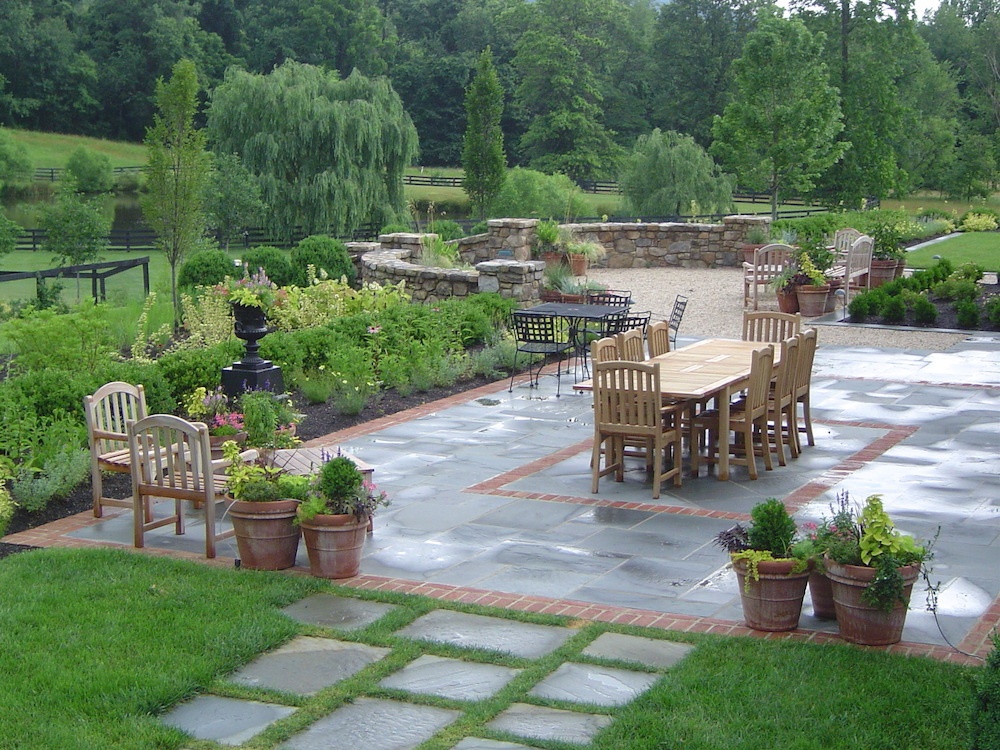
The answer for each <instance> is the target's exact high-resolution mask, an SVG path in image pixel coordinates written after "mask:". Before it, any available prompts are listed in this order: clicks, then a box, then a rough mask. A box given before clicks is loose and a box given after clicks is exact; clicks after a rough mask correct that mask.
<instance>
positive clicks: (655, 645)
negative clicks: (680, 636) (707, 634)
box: [582, 633, 694, 669]
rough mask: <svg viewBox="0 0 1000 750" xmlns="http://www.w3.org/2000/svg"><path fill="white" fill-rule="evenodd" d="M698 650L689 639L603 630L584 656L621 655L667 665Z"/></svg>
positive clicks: (667, 666)
mask: <svg viewBox="0 0 1000 750" xmlns="http://www.w3.org/2000/svg"><path fill="white" fill-rule="evenodd" d="M693 650H694V646H692V645H690V644H687V643H675V642H674V641H664V640H660V639H657V638H642V637H641V636H637V635H624V634H622V633H602V634H601V635H599V636H597V638H595V639H594V641H593V643H591V644H590V645H589V646H587V647H586V648H585V649H583V652H582V653H583V655H584V656H592V657H594V658H597V659H618V660H621V661H634V662H636V663H637V664H646V665H648V666H650V667H660V668H663V669H666V668H669V667H672V666H674V665H675V664H676V663H677V662H679V661H680V660H681V659H683V658H684V657H685V656H687V655H688V654H689V653H691V652H692V651H693Z"/></svg>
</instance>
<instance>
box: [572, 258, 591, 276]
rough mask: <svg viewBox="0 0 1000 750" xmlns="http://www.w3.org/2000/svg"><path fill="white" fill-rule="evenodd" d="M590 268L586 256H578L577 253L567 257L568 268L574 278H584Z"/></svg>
mask: <svg viewBox="0 0 1000 750" xmlns="http://www.w3.org/2000/svg"><path fill="white" fill-rule="evenodd" d="M589 266H590V263H589V261H588V260H587V256H586V255H580V254H579V253H570V255H569V268H570V270H571V271H572V272H573V275H574V276H586V275H587V268H588V267H589Z"/></svg>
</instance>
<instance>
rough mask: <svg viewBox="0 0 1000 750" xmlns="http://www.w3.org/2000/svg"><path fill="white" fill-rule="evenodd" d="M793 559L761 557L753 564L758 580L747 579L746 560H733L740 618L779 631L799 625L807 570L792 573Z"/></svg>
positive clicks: (758, 627)
mask: <svg viewBox="0 0 1000 750" xmlns="http://www.w3.org/2000/svg"><path fill="white" fill-rule="evenodd" d="M797 563H798V561H797V560H762V561H761V562H760V563H758V566H757V570H758V572H759V574H760V580H759V581H755V580H753V578H752V577H751V578H750V579H749V581H747V575H748V571H747V567H748V566H747V561H746V560H734V561H733V570H735V571H736V578H737V580H738V581H739V585H740V599H741V601H742V602H743V619H744V620H745V621H746V624H747V626H748V627H751V628H753V629H754V630H766V631H780V630H795V628H797V627H798V626H799V615H800V614H801V613H802V600H803V598H805V595H806V584H807V583H808V581H809V571H808V570H806V571H803V572H801V573H792V568H794V567H795V565H796V564H797Z"/></svg>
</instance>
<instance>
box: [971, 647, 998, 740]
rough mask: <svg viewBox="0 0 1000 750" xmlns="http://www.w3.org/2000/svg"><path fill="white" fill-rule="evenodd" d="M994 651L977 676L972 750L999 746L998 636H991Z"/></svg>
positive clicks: (987, 657)
mask: <svg viewBox="0 0 1000 750" xmlns="http://www.w3.org/2000/svg"><path fill="white" fill-rule="evenodd" d="M991 639H992V641H993V650H992V651H990V653H989V654H988V655H987V656H986V664H985V665H984V666H983V668H982V669H981V670H980V671H979V674H978V675H976V683H975V703H974V705H973V709H972V745H971V746H970V747H971V748H972V750H995V748H998V747H1000V633H997V632H994V633H993V635H992V636H991Z"/></svg>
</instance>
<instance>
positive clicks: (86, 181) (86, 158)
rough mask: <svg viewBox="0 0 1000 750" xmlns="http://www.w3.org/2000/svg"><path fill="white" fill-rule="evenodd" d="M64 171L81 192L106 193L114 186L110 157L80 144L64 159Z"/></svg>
mask: <svg viewBox="0 0 1000 750" xmlns="http://www.w3.org/2000/svg"><path fill="white" fill-rule="evenodd" d="M66 171H67V172H68V173H69V174H70V175H71V176H72V177H73V179H74V180H76V188H77V190H79V191H80V192H82V193H106V192H108V191H109V190H111V189H112V188H113V187H114V186H115V176H114V172H113V171H112V170H111V159H109V158H108V157H107V156H105V155H104V154H99V153H97V152H96V151H91V150H90V149H89V148H86V147H85V146H80V147H79V148H77V149H76V150H75V151H73V153H71V154H70V155H69V159H67V160H66Z"/></svg>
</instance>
